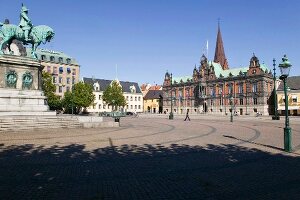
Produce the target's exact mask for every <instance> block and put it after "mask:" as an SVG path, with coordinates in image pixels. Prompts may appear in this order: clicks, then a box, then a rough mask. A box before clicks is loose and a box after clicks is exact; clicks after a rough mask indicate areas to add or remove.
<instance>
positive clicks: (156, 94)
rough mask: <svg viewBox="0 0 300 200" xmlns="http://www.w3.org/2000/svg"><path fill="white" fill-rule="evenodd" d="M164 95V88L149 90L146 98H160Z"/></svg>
mask: <svg viewBox="0 0 300 200" xmlns="http://www.w3.org/2000/svg"><path fill="white" fill-rule="evenodd" d="M162 96H163V91H162V90H149V91H148V92H147V94H146V95H145V97H144V99H159V98H160V97H162Z"/></svg>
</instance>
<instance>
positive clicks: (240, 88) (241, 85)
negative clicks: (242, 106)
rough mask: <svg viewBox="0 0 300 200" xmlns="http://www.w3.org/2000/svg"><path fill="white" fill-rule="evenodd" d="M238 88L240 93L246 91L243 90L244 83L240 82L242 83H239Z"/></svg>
mask: <svg viewBox="0 0 300 200" xmlns="http://www.w3.org/2000/svg"><path fill="white" fill-rule="evenodd" d="M238 90H239V93H240V94H242V93H244V91H243V84H240V85H239V88H238Z"/></svg>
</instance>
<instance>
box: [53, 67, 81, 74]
mask: <svg viewBox="0 0 300 200" xmlns="http://www.w3.org/2000/svg"><path fill="white" fill-rule="evenodd" d="M66 71H67V73H68V74H70V73H71V68H69V67H68V68H67V70H66ZM47 72H48V73H51V66H48V67H47ZM63 72H64V68H63V67H59V68H57V67H53V74H58V73H59V74H63ZM72 75H76V69H72Z"/></svg>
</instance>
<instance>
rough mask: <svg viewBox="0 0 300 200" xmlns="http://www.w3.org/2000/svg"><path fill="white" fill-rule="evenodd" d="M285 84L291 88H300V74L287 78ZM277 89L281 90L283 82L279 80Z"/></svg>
mask: <svg viewBox="0 0 300 200" xmlns="http://www.w3.org/2000/svg"><path fill="white" fill-rule="evenodd" d="M286 84H287V86H288V87H289V89H291V90H300V76H291V77H288V78H287V82H286ZM278 90H283V82H282V81H281V82H280V84H279V86H278Z"/></svg>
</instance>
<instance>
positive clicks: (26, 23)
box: [19, 4, 32, 42]
mask: <svg viewBox="0 0 300 200" xmlns="http://www.w3.org/2000/svg"><path fill="white" fill-rule="evenodd" d="M19 27H20V28H21V29H22V30H23V32H24V36H25V41H26V42H28V41H29V38H28V37H29V31H30V30H31V28H32V24H31V20H30V19H29V17H28V9H27V8H26V6H24V5H23V4H22V9H21V14H20V24H19Z"/></svg>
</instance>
